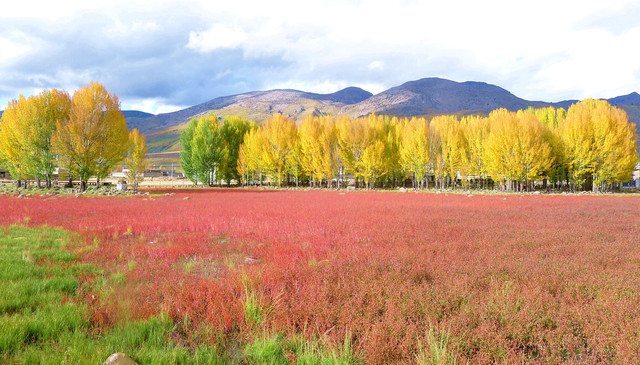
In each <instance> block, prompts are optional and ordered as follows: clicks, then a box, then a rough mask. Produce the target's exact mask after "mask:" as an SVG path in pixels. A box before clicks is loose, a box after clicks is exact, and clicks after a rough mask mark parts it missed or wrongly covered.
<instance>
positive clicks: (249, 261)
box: [244, 256, 260, 265]
mask: <svg viewBox="0 0 640 365" xmlns="http://www.w3.org/2000/svg"><path fill="white" fill-rule="evenodd" d="M244 263H245V264H246V265H257V264H259V263H260V260H259V259H257V258H255V257H253V256H247V257H245V258H244Z"/></svg>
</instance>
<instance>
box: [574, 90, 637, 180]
mask: <svg viewBox="0 0 640 365" xmlns="http://www.w3.org/2000/svg"><path fill="white" fill-rule="evenodd" d="M628 119H629V117H628V116H627V113H626V112H625V111H624V110H622V109H620V108H616V107H613V106H611V105H610V104H609V103H608V102H607V101H606V100H593V99H587V100H584V101H582V102H579V103H576V104H574V105H572V106H571V107H570V108H569V111H568V112H567V117H566V122H565V123H564V125H563V128H562V139H563V142H564V146H565V154H566V156H567V164H568V166H569V172H570V175H571V178H572V180H573V182H574V184H577V185H578V186H580V185H581V186H582V188H584V189H593V190H601V189H607V188H608V186H609V185H611V184H615V183H620V182H623V181H626V180H629V179H630V178H631V174H632V172H633V169H634V167H635V165H636V163H637V161H638V154H637V146H636V141H637V135H636V130H635V126H634V125H632V124H631V123H629V122H628Z"/></svg>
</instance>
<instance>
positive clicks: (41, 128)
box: [0, 89, 71, 187]
mask: <svg viewBox="0 0 640 365" xmlns="http://www.w3.org/2000/svg"><path fill="white" fill-rule="evenodd" d="M70 106H71V100H70V98H69V94H67V93H66V92H64V91H58V90H55V89H52V90H45V91H43V92H42V93H41V94H38V95H34V96H31V97H29V98H25V97H24V96H22V95H20V97H19V98H18V100H13V101H12V102H10V103H9V104H8V106H7V108H6V111H5V113H4V114H3V117H2V121H1V122H0V159H3V160H5V161H6V163H7V164H8V167H9V169H10V172H11V174H12V175H13V176H14V177H16V178H17V180H18V181H20V180H22V179H27V178H30V177H35V178H36V180H37V181H38V185H40V181H41V180H44V181H46V184H47V187H51V179H52V177H53V173H54V171H55V168H56V161H55V155H54V153H53V152H52V150H51V138H52V135H53V133H54V131H55V129H56V125H57V122H59V121H62V120H65V119H67V118H68V117H69V109H70Z"/></svg>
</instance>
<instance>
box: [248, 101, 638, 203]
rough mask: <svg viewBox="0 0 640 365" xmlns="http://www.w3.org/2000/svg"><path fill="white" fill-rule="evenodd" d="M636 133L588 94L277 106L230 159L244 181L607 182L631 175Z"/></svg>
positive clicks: (600, 186) (598, 186) (586, 185)
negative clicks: (461, 111)
mask: <svg viewBox="0 0 640 365" xmlns="http://www.w3.org/2000/svg"><path fill="white" fill-rule="evenodd" d="M636 140H637V136H636V130H635V125H634V124H631V123H629V122H628V117H627V115H626V113H625V112H624V111H623V110H621V109H619V108H616V107H612V106H611V105H609V104H608V103H607V102H606V101H603V100H591V99H587V100H584V101H582V102H579V103H577V104H574V105H572V106H571V107H570V108H569V110H564V109H555V108H552V107H549V108H542V109H533V108H530V109H527V110H521V111H518V112H511V111H508V110H506V109H498V110H495V111H493V112H492V113H490V114H489V116H488V117H480V116H467V117H463V118H462V120H458V118H456V117H455V116H437V117H434V118H433V119H431V120H430V121H429V120H427V119H425V118H410V119H409V118H396V117H388V116H376V115H370V116H368V117H361V118H355V119H353V118H349V117H346V116H341V117H338V118H337V119H334V118H332V117H330V116H309V117H307V118H306V119H304V121H303V122H302V124H301V125H300V126H299V127H298V126H296V124H295V122H294V121H293V120H292V119H291V118H288V117H285V116H283V115H280V114H278V115H275V116H273V117H272V118H270V119H267V120H266V121H265V122H264V124H263V125H262V126H261V127H260V128H251V129H250V130H249V131H248V132H247V133H246V134H245V137H244V143H243V144H242V145H241V147H240V150H239V154H238V156H239V159H238V163H237V165H238V173H239V176H240V178H241V180H242V181H243V183H245V184H256V183H259V184H261V183H263V181H265V179H268V181H270V182H272V183H274V184H277V185H283V184H287V183H295V184H296V185H298V184H300V183H302V182H305V181H308V182H309V183H310V185H315V186H321V185H323V184H324V185H326V186H328V187H331V186H332V185H333V184H334V183H335V184H337V185H338V186H340V185H344V184H345V182H346V181H347V179H352V180H353V181H354V182H355V185H356V187H358V185H360V184H364V186H366V187H369V188H371V187H374V186H397V185H400V184H403V183H404V182H405V181H406V180H407V179H411V180H412V182H413V186H414V187H416V188H425V187H428V186H430V185H429V184H430V183H431V186H435V187H439V188H446V187H453V186H460V185H461V186H469V185H473V186H475V187H497V188H500V189H506V190H524V189H531V188H534V187H535V186H536V185H540V186H545V187H554V188H570V189H594V190H606V189H609V188H611V187H613V186H616V185H617V184H619V183H621V182H625V181H628V180H629V179H630V178H631V174H632V172H633V169H634V167H635V165H636V163H637V161H638V151H637V146H636Z"/></svg>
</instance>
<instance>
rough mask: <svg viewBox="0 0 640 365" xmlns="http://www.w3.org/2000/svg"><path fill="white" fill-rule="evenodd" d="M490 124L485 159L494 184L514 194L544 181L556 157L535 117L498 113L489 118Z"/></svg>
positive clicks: (523, 114)
mask: <svg viewBox="0 0 640 365" xmlns="http://www.w3.org/2000/svg"><path fill="white" fill-rule="evenodd" d="M489 120H490V123H491V131H490V133H489V136H488V138H487V142H486V150H485V151H486V155H485V159H486V162H487V171H488V172H489V174H490V175H491V177H492V178H493V180H494V181H496V182H497V183H499V184H501V185H502V186H504V187H506V188H507V189H509V190H513V189H524V188H529V187H530V184H529V183H531V182H534V181H538V180H542V179H544V178H545V176H546V172H547V171H548V170H549V168H550V167H551V164H552V162H553V156H552V155H551V147H550V146H549V144H548V143H547V142H546V141H545V140H544V138H543V133H542V132H543V129H542V124H541V123H540V122H539V121H538V119H537V118H536V117H535V115H533V114H531V113H525V112H522V111H520V112H518V113H514V112H510V111H508V110H506V109H498V110H494V111H493V112H491V114H489Z"/></svg>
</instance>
